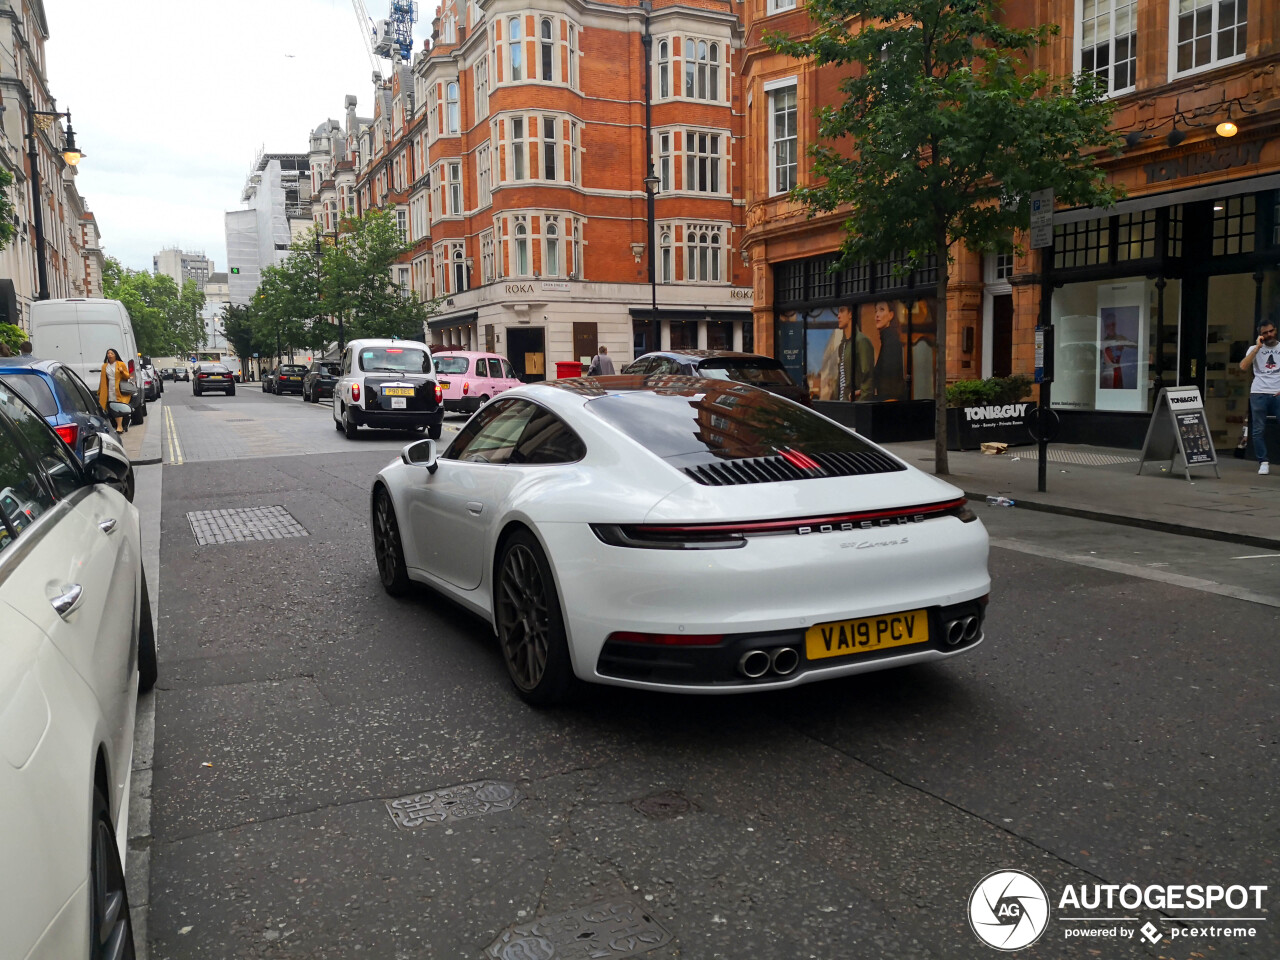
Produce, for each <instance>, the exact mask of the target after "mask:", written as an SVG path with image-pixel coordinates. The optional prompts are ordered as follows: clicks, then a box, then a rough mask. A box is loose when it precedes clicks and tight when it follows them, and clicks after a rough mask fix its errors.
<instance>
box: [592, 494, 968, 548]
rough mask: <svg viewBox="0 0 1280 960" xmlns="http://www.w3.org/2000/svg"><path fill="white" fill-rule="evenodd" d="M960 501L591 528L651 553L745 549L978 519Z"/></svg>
mask: <svg viewBox="0 0 1280 960" xmlns="http://www.w3.org/2000/svg"><path fill="white" fill-rule="evenodd" d="M965 503H966V501H965V499H964V498H963V497H959V498H957V499H955V500H943V501H940V502H937V503H926V504H919V505H916V506H910V507H894V508H892V509H889V510H859V511H855V512H853V513H840V514H833V515H829V516H819V517H794V518H790V519H786V520H757V521H752V522H749V523H679V524H666V523H642V524H592V525H591V529H592V530H593V531H595V534H596V536H597V537H599V538H600V539H601V540H602V541H604V542H605V543H607V544H610V545H611V546H616V547H645V548H648V549H655V550H717V549H719V550H725V549H732V548H734V547H743V546H746V542H747V537H751V536H776V535H781V534H800V535H805V534H811V533H832V532H835V531H850V530H876V529H881V528H888V527H897V526H901V525H905V524H908V523H922V522H923V521H925V520H933V519H937V518H939V517H948V516H951V517H958V518H959V519H960V520H962V521H964V522H966V523H968V522H970V521H972V520H975V519H977V517H976V515H975V514H974V513H973V512H972V511H971V510H969V508H968V507H967V506H965Z"/></svg>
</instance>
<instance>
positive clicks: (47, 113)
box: [27, 105, 84, 300]
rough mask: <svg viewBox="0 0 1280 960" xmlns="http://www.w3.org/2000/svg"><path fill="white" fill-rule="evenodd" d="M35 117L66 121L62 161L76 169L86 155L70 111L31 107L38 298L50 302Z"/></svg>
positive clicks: (29, 152)
mask: <svg viewBox="0 0 1280 960" xmlns="http://www.w3.org/2000/svg"><path fill="white" fill-rule="evenodd" d="M36 117H51V118H57V117H66V118H67V141H66V145H65V146H64V147H63V148H62V159H63V160H65V161H66V163H67V165H68V166H72V167H74V166H75V165H76V164H77V163H79V162H80V158H81V157H83V156H84V154H82V153H81V152H80V151H79V150H77V149H76V131H75V129H74V128H73V127H72V126H71V111H70V110H67V111H65V112H63V113H59V112H57V111H52V110H36V109H35V108H34V107H33V106H30V105H28V109H27V159H28V160H29V161H30V163H31V222H32V224H33V225H34V226H35V228H36V281H37V289H36V299H37V300H48V299H49V271H48V268H47V267H46V265H45V262H44V216H43V215H42V214H41V212H40V206H41V204H42V203H43V202H44V200H43V198H41V196H40V151H39V150H38V149H37V145H36V119H35V118H36ZM51 123H52V121H51Z"/></svg>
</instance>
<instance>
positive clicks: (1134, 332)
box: [1096, 283, 1148, 410]
mask: <svg viewBox="0 0 1280 960" xmlns="http://www.w3.org/2000/svg"><path fill="white" fill-rule="evenodd" d="M1145 302H1146V297H1145V296H1144V290H1143V284H1142V283H1120V284H1103V285H1102V286H1100V287H1099V288H1098V326H1097V337H1098V353H1097V358H1098V365H1097V381H1096V382H1097V384H1098V393H1097V401H1096V407H1097V408H1098V409H1101V410H1145V409H1146V405H1147V392H1146V389H1145V387H1146V383H1147V366H1148V362H1147V361H1148V358H1147V351H1146V349H1145V347H1144V346H1143V344H1145V343H1146V342H1147V335H1146V316H1145V310H1144V309H1143V307H1144V304H1145ZM1139 384H1141V385H1142V386H1143V388H1144V389H1142V390H1139V389H1138V386H1139Z"/></svg>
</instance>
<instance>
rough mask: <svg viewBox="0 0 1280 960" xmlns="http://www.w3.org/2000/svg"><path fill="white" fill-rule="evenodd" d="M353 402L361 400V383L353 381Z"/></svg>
mask: <svg viewBox="0 0 1280 960" xmlns="http://www.w3.org/2000/svg"><path fill="white" fill-rule="evenodd" d="M351 402H352V403H359V402H360V384H358V383H353V384H352V385H351Z"/></svg>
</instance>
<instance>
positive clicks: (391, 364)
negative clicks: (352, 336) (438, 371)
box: [360, 347, 431, 373]
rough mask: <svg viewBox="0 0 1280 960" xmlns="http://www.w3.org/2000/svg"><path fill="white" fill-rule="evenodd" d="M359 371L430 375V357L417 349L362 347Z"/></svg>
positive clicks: (425, 352)
mask: <svg viewBox="0 0 1280 960" xmlns="http://www.w3.org/2000/svg"><path fill="white" fill-rule="evenodd" d="M360 369H361V370H364V371H365V372H366V373H430V372H431V357H430V356H429V355H428V354H427V351H425V350H422V349H420V348H417V347H363V348H362V349H361V350H360Z"/></svg>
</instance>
